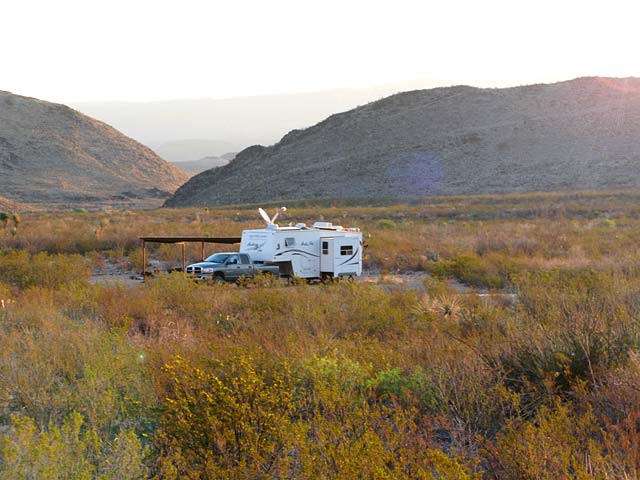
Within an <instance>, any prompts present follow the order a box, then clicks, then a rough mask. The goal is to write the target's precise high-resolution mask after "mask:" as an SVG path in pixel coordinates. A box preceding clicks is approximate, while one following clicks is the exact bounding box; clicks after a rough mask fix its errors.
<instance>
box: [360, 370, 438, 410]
mask: <svg viewBox="0 0 640 480" xmlns="http://www.w3.org/2000/svg"><path fill="white" fill-rule="evenodd" d="M367 386H369V387H371V388H373V389H374V391H375V394H376V395H377V396H378V397H379V398H381V399H391V400H396V399H398V400H399V401H400V402H401V403H402V404H403V405H405V406H410V405H415V406H416V407H418V408H420V409H421V410H435V409H436V407H437V406H438V404H439V401H440V399H439V398H438V393H437V391H436V389H435V387H434V386H433V385H432V384H431V383H430V381H429V378H428V377H427V375H426V374H425V372H423V371H422V370H421V369H416V371H415V372H413V373H411V374H409V375H403V374H402V372H401V370H400V368H390V369H387V370H380V371H378V372H376V374H375V376H374V377H373V378H372V379H370V380H369V381H368V382H367Z"/></svg>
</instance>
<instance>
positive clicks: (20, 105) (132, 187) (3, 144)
mask: <svg viewBox="0 0 640 480" xmlns="http://www.w3.org/2000/svg"><path fill="white" fill-rule="evenodd" d="M187 178H188V175H187V174H186V173H185V172H183V171H181V170H179V169H178V168H176V167H175V166H173V165H171V164H170V163H168V162H166V161H164V160H163V159H161V158H160V157H158V156H157V155H156V154H155V153H154V152H153V151H151V150H150V149H149V148H147V147H145V146H144V145H142V144H140V143H138V142H136V141H134V140H131V139H130V138H128V137H125V136H124V135H123V134H121V133H120V132H118V131H117V130H115V129H114V128H112V127H110V126H109V125H106V124H104V123H102V122H99V121H97V120H94V119H92V118H90V117H87V116H85V115H83V114H81V113H79V112H76V111H75V110H73V109H71V108H69V107H67V106H65V105H61V104H55V103H49V102H45V101H42V100H37V99H34V98H28V97H22V96H19V95H14V94H12V93H9V92H2V91H0V194H1V195H2V196H4V197H6V198H7V199H9V200H11V201H16V202H25V203H29V204H33V205H38V204H39V205H43V206H47V207H51V208H65V207H73V206H78V205H82V206H90V205H98V204H104V203H114V204H130V205H132V206H135V205H137V204H143V203H145V202H147V203H148V202H150V203H155V204H157V203H158V201H159V199H162V198H163V197H164V198H166V197H167V196H169V195H170V194H171V193H172V192H173V191H174V190H175V189H176V188H177V187H178V186H180V185H181V184H182V183H183V182H185V181H186V180H187Z"/></svg>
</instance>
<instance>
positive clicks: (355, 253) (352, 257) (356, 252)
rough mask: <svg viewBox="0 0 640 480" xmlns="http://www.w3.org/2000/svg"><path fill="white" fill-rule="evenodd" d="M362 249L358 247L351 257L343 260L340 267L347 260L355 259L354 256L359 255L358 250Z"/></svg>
mask: <svg viewBox="0 0 640 480" xmlns="http://www.w3.org/2000/svg"><path fill="white" fill-rule="evenodd" d="M359 251H360V249H359V248H356V251H355V252H354V253H353V255H351V256H350V257H349V258H347V259H346V260H345V261H344V262H342V263H341V264H340V265H338V266H339V267H341V266H342V265H344V264H345V263H347V262H350V261H351V260H353V259H354V258H356V255H358V252H359Z"/></svg>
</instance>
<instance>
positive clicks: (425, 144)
mask: <svg viewBox="0 0 640 480" xmlns="http://www.w3.org/2000/svg"><path fill="white" fill-rule="evenodd" d="M625 187H634V188H635V187H640V79H636V78H626V79H615V78H600V77H588V78H578V79H575V80H570V81H566V82H559V83H553V84H538V85H529V86H522V87H512V88H503V89H480V88H473V87H467V86H456V87H446V88H435V89H430V90H416V91H410V92H405V93H400V94H397V95H392V96H390V97H387V98H384V99H382V100H379V101H376V102H372V103H369V104H367V105H364V106H362V107H358V108H355V109H353V110H350V111H347V112H344V113H340V114H336V115H332V116H330V117H329V118H327V119H326V120H324V121H322V122H320V123H318V124H316V125H314V126H312V127H310V128H307V129H304V130H293V131H291V132H289V133H288V134H287V135H285V136H284V137H283V138H282V140H280V142H278V143H277V144H275V145H273V146H271V147H263V146H259V145H258V146H253V147H249V148H247V149H245V150H243V151H242V152H240V153H239V154H238V155H237V156H236V158H235V159H234V160H233V161H231V162H230V163H229V164H228V165H226V166H223V167H220V168H216V169H213V170H208V171H206V172H203V173H201V174H200V175H197V176H195V177H193V178H192V179H191V180H189V182H187V183H186V184H185V185H183V186H182V187H180V189H178V190H177V191H176V193H175V195H174V196H173V197H172V198H170V199H169V200H167V202H166V203H165V205H166V206H185V205H223V204H236V203H255V202H262V201H265V202H266V201H273V200H286V199H302V198H381V197H391V198H398V199H402V198H409V197H423V196H429V195H454V194H483V193H509V192H525V191H549V190H563V189H599V188H625Z"/></svg>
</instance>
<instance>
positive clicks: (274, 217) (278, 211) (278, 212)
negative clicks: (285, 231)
mask: <svg viewBox="0 0 640 480" xmlns="http://www.w3.org/2000/svg"><path fill="white" fill-rule="evenodd" d="M286 211H287V207H280V208H279V209H278V210H276V214H275V215H274V216H273V218H272V219H271V223H275V222H276V218H278V215H280V214H281V213H283V212H286Z"/></svg>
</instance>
